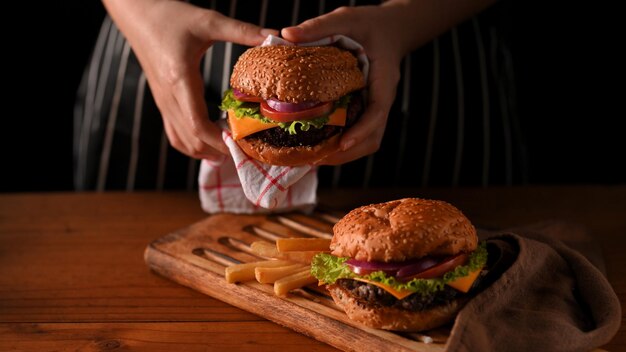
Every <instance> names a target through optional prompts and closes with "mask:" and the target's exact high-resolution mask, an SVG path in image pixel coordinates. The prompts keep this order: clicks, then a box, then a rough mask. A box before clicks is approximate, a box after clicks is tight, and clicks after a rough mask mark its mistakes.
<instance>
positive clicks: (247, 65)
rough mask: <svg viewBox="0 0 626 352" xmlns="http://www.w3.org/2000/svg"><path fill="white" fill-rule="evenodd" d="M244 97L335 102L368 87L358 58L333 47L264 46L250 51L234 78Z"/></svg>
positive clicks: (232, 85) (295, 101) (236, 65)
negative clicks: (245, 95)
mask: <svg viewBox="0 0 626 352" xmlns="http://www.w3.org/2000/svg"><path fill="white" fill-rule="evenodd" d="M230 85H231V87H233V88H235V89H237V90H239V91H241V92H242V93H244V94H247V95H252V96H256V97H261V98H263V99H264V100H268V99H270V98H273V99H277V100H280V101H284V102H289V103H301V102H305V101H320V102H327V101H334V100H337V99H339V98H340V97H342V96H344V95H346V94H348V93H350V92H353V91H355V90H359V89H361V88H363V87H364V86H365V80H364V77H363V73H362V72H361V70H360V69H359V66H358V63H357V59H356V57H354V55H352V54H351V53H350V52H349V51H346V50H342V49H339V48H336V47H333V46H321V47H304V46H284V45H275V46H264V47H254V48H250V49H248V50H246V52H244V53H243V54H242V55H241V56H240V57H239V60H238V61H237V63H236V64H235V67H234V68H233V73H232V75H231V77H230Z"/></svg>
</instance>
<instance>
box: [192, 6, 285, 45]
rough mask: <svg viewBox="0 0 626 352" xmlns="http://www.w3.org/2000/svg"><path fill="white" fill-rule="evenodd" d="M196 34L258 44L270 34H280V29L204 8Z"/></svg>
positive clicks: (228, 40)
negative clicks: (261, 25) (264, 26)
mask: <svg viewBox="0 0 626 352" xmlns="http://www.w3.org/2000/svg"><path fill="white" fill-rule="evenodd" d="M195 34H196V35H198V36H199V37H201V38H204V39H207V40H210V41H214V40H218V41H223V42H233V43H237V44H242V45H247V46H256V45H259V44H261V43H262V42H263V40H264V39H265V38H266V37H267V36H268V35H270V34H273V35H278V31H277V30H275V29H268V28H261V27H259V26H256V25H254V24H252V23H248V22H243V21H239V20H236V19H233V18H230V17H227V16H224V15H222V14H221V13H219V12H217V11H213V10H204V11H203V14H202V15H201V17H200V21H198V28H197V30H196V31H195Z"/></svg>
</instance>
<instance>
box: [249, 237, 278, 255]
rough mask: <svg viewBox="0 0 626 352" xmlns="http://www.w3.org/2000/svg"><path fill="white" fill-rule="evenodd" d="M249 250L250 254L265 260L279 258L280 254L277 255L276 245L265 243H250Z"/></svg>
mask: <svg viewBox="0 0 626 352" xmlns="http://www.w3.org/2000/svg"><path fill="white" fill-rule="evenodd" d="M250 250H252V253H254V254H256V255H258V256H260V257H265V258H279V257H280V253H278V249H276V245H274V244H272V243H269V242H265V241H256V242H252V244H251V245H250Z"/></svg>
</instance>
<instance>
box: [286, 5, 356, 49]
mask: <svg viewBox="0 0 626 352" xmlns="http://www.w3.org/2000/svg"><path fill="white" fill-rule="evenodd" d="M355 11H356V10H355V8H352V7H340V8H338V9H336V10H334V11H332V12H330V13H327V14H325V15H322V16H319V17H315V18H312V19H310V20H307V21H304V22H302V23H300V24H299V25H297V26H293V27H287V28H283V30H282V31H281V34H282V36H283V38H285V39H287V40H289V41H291V42H295V43H298V42H310V41H315V40H318V39H322V38H325V37H328V36H331V35H334V34H343V35H346V36H349V37H352V35H351V32H352V28H354V23H352V21H353V19H354V17H355V16H354V12H355Z"/></svg>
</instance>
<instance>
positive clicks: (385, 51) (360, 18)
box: [282, 6, 404, 165]
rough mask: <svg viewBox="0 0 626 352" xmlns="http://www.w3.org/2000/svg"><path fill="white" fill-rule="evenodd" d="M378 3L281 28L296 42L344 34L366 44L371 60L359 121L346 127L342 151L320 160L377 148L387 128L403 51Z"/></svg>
mask: <svg viewBox="0 0 626 352" xmlns="http://www.w3.org/2000/svg"><path fill="white" fill-rule="evenodd" d="M380 10H381V9H380V8H379V7H378V6H365V7H341V8H338V9H337V10H335V11H333V12H331V13H328V14H325V15H322V16H320V17H317V18H314V19H311V20H308V21H305V22H303V23H301V24H300V25H298V26H296V27H289V28H285V29H283V30H282V36H283V37H284V38H285V39H287V40H290V41H294V42H307V41H313V40H317V39H320V38H323V37H327V36H330V35H333V34H343V35H345V36H348V37H350V38H352V39H354V40H356V41H357V42H359V43H360V44H361V45H363V47H364V48H365V52H366V53H367V56H368V58H369V60H370V72H369V81H368V82H367V84H368V87H369V96H368V105H367V107H366V110H365V111H364V113H363V115H362V116H361V117H360V118H359V120H358V121H357V123H356V124H355V125H354V126H353V127H351V128H350V129H348V130H346V131H345V133H344V134H343V136H342V138H341V141H340V145H341V151H340V152H337V153H335V154H332V155H330V156H328V157H327V158H326V159H324V160H322V161H321V162H320V164H328V165H336V164H343V163H346V162H348V161H352V160H355V159H358V158H360V157H362V156H365V155H369V154H372V153H374V152H376V151H377V150H378V148H379V146H380V143H381V141H382V138H383V134H384V132H385V126H386V124H387V117H388V114H389V110H390V109H391V104H392V103H393V100H394V98H395V93H396V86H397V84H398V81H399V79H400V61H401V60H402V56H403V55H404V53H403V52H402V51H401V50H400V49H399V48H398V46H397V44H396V43H394V41H393V40H389V38H392V37H393V35H394V33H393V32H392V31H391V30H390V28H389V27H385V26H375V25H373V24H374V23H386V22H387V20H386V19H385V17H386V16H387V15H386V14H385V13H384V12H381V11H380Z"/></svg>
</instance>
